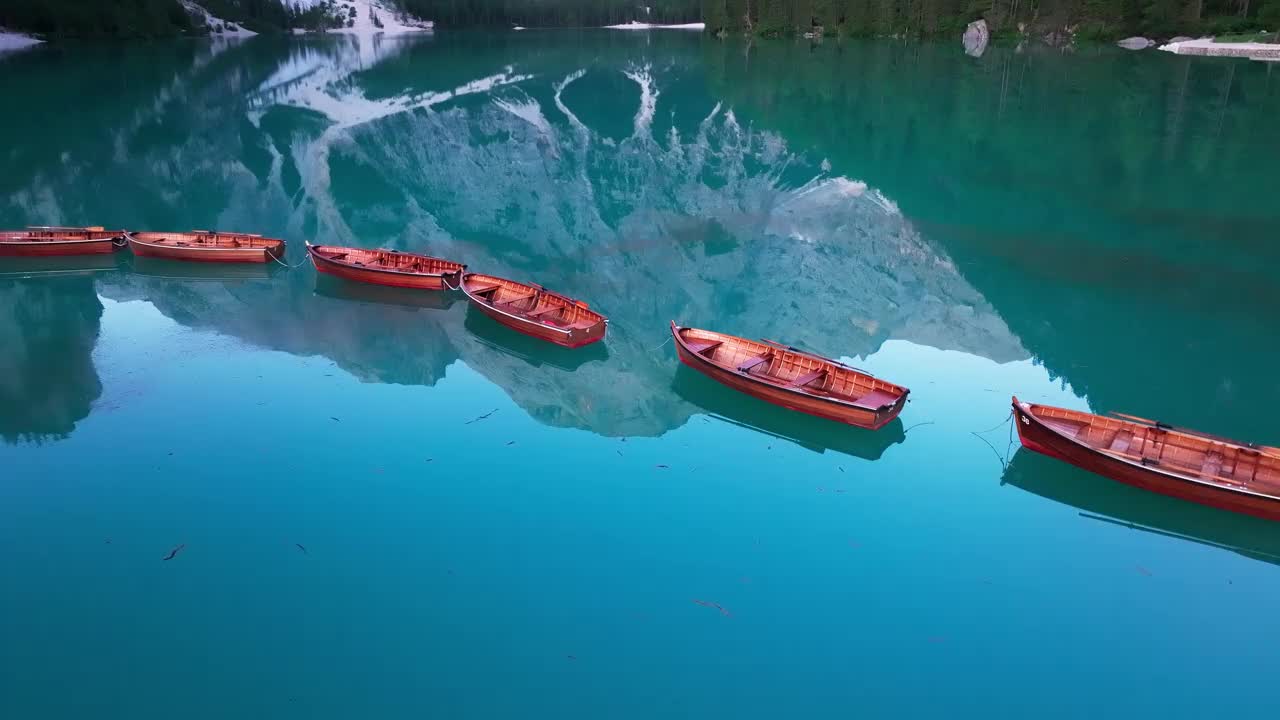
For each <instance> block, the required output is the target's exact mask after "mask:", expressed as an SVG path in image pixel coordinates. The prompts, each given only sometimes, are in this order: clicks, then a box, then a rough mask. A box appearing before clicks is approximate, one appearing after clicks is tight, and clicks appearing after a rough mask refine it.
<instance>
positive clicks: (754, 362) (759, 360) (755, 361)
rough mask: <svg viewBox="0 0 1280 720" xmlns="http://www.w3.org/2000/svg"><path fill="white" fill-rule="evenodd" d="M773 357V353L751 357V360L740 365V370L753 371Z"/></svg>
mask: <svg viewBox="0 0 1280 720" xmlns="http://www.w3.org/2000/svg"><path fill="white" fill-rule="evenodd" d="M772 359H773V353H765V354H763V355H757V356H755V357H753V358H751V359H750V360H748V361H746V362H744V363H742V364H741V365H739V366H738V372H751V370H752V369H753V368H755V367H758V366H760V365H762V364H763V363H767V362H769V361H770V360H772Z"/></svg>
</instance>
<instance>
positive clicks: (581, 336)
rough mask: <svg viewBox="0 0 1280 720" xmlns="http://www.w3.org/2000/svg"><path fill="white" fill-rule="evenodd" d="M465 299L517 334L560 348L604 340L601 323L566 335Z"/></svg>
mask: <svg viewBox="0 0 1280 720" xmlns="http://www.w3.org/2000/svg"><path fill="white" fill-rule="evenodd" d="M467 299H468V300H469V301H470V302H471V306H472V307H474V308H476V309H477V310H479V311H480V312H482V313H484V314H485V315H488V316H489V317H491V318H493V319H494V320H495V321H497V322H498V323H500V324H502V325H505V326H507V327H509V328H511V329H512V330H515V331H516V332H518V333H522V334H524V335H528V336H529V337H535V338H538V339H539V340H545V341H547V342H549V343H554V344H556V345H559V346H561V347H567V348H580V347H583V346H585V345H590V344H591V343H594V342H599V341H601V340H603V339H604V333H605V328H606V327H607V326H606V324H605V323H603V322H601V323H596V324H595V325H593V326H591V327H589V328H585V329H582V330H578V329H572V330H569V332H567V333H566V332H563V331H562V330H563V329H560V328H554V327H551V326H549V325H544V324H542V323H538V322H533V321H531V320H525V319H524V318H520V317H515V316H513V315H509V314H507V313H504V312H502V311H501V310H499V309H497V308H495V307H493V306H492V305H489V304H488V303H486V302H484V301H483V300H479V299H477V298H474V297H471V296H470V295H468V296H467Z"/></svg>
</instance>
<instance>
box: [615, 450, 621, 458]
mask: <svg viewBox="0 0 1280 720" xmlns="http://www.w3.org/2000/svg"><path fill="white" fill-rule="evenodd" d="M614 452H616V453H618V457H622V451H621V450H614Z"/></svg>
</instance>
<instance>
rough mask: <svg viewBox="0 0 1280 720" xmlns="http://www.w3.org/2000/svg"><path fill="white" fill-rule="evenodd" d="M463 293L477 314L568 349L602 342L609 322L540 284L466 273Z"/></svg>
mask: <svg viewBox="0 0 1280 720" xmlns="http://www.w3.org/2000/svg"><path fill="white" fill-rule="evenodd" d="M462 292H464V293H466V295H467V299H468V300H470V301H471V304H472V305H473V306H474V307H475V308H477V309H478V310H480V312H482V313H484V314H485V315H488V316H489V317H491V318H493V319H494V320H497V321H498V322H500V323H502V324H503V325H506V326H507V327H509V328H511V329H512V330H515V331H516V332H519V333H524V334H525V335H528V336H530V337H536V338H538V339H540V340H546V341H547V342H552V343H555V344H557V345H561V346H563V347H568V348H579V347H582V346H584V345H590V344H591V343H594V342H599V341H600V340H603V339H604V333H605V330H606V329H607V328H608V326H609V321H608V320H606V319H605V317H604V316H603V315H601V314H600V313H598V312H596V311H594V310H592V309H590V308H589V307H588V306H587V304H586V303H585V302H583V301H581V300H574V299H572V298H567V297H565V296H563V295H560V294H559V293H554V292H551V291H550V290H547V289H545V288H543V287H542V286H541V285H534V284H533V283H521V282H516V281H514V280H507V279H506V278H500V277H495V276H493V275H481V274H479V273H467V274H466V275H463V276H462Z"/></svg>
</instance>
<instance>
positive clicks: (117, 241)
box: [111, 235, 129, 248]
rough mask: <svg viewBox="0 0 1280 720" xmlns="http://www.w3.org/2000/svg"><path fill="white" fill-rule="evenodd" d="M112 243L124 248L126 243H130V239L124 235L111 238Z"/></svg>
mask: <svg viewBox="0 0 1280 720" xmlns="http://www.w3.org/2000/svg"><path fill="white" fill-rule="evenodd" d="M111 244H112V245H115V246H116V247H118V248H122V247H124V246H125V245H128V244H129V239H128V238H126V237H124V236H123V235H122V236H120V237H118V238H111Z"/></svg>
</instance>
